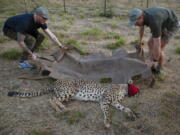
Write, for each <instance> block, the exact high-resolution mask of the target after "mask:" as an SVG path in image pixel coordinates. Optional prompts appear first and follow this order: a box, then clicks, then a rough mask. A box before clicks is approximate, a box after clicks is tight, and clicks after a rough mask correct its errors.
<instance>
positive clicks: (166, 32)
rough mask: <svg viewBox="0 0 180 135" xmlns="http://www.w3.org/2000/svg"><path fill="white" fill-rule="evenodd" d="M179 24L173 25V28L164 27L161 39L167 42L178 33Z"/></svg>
mask: <svg viewBox="0 0 180 135" xmlns="http://www.w3.org/2000/svg"><path fill="white" fill-rule="evenodd" d="M178 29H179V28H178V25H174V26H172V28H171V29H169V30H168V29H163V30H162V35H161V39H162V40H163V41H164V42H165V43H166V44H167V43H168V42H169V40H170V39H171V38H172V37H173V36H174V35H175V34H176V33H177V31H178Z"/></svg>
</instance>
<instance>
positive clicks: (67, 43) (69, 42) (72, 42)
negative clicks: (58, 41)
mask: <svg viewBox="0 0 180 135" xmlns="http://www.w3.org/2000/svg"><path fill="white" fill-rule="evenodd" d="M63 45H65V46H73V47H75V48H76V49H77V50H78V51H79V53H80V55H86V54H87V53H86V52H85V51H84V50H83V48H82V47H81V46H80V45H79V42H78V41H77V40H75V39H68V40H67V41H65V42H64V43H63Z"/></svg>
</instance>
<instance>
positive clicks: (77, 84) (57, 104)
mask: <svg viewBox="0 0 180 135" xmlns="http://www.w3.org/2000/svg"><path fill="white" fill-rule="evenodd" d="M130 85H132V81H129V83H127V84H107V83H97V82H95V81H89V80H83V79H63V80H57V81H56V82H55V84H54V85H53V87H48V88H45V89H42V90H40V91H38V92H32V93H20V92H15V91H10V92H9V93H8V96H16V97H35V96H41V95H43V94H49V93H52V94H53V96H52V97H51V98H50V100H49V101H50V104H51V106H52V107H53V108H54V109H55V110H56V111H58V112H59V111H62V110H63V109H64V110H65V109H66V107H65V106H64V105H63V104H62V102H63V101H68V100H69V99H75V100H81V101H96V102H98V103H99V104H100V107H101V110H102V112H103V115H104V125H105V127H106V128H109V127H110V106H113V107H115V108H116V109H118V110H120V111H123V112H125V113H127V114H128V116H130V117H132V118H136V115H135V113H134V112H133V111H132V110H130V109H129V108H127V107H124V106H123V105H121V101H122V99H123V98H124V97H125V96H127V95H128V87H129V86H130Z"/></svg>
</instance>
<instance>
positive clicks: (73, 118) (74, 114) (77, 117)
mask: <svg viewBox="0 0 180 135" xmlns="http://www.w3.org/2000/svg"><path fill="white" fill-rule="evenodd" d="M56 117H57V118H59V119H60V120H65V121H66V122H67V123H68V124H70V125H73V124H76V123H78V122H80V121H81V120H82V119H84V118H85V115H84V114H82V113H81V112H78V111H67V112H62V113H60V114H58V115H57V116H56Z"/></svg>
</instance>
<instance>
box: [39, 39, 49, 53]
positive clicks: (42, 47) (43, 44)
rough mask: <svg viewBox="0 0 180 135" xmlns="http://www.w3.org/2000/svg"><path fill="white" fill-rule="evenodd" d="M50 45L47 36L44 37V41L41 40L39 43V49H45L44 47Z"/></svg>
mask: <svg viewBox="0 0 180 135" xmlns="http://www.w3.org/2000/svg"><path fill="white" fill-rule="evenodd" d="M50 47H51V43H50V42H49V38H48V37H46V38H45V39H44V41H43V42H42V44H41V45H40V47H39V49H44V50H46V49H49V48H50Z"/></svg>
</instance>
